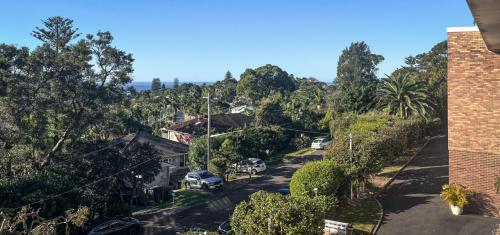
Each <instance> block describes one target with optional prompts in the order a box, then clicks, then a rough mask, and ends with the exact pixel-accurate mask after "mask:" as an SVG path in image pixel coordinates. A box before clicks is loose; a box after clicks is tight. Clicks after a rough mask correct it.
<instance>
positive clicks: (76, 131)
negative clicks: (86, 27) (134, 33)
mask: <svg viewBox="0 0 500 235" xmlns="http://www.w3.org/2000/svg"><path fill="white" fill-rule="evenodd" d="M32 35H33V36H34V37H35V38H37V39H39V40H40V41H41V44H40V45H38V46H37V47H36V48H35V49H33V50H29V49H28V48H26V47H20V48H18V47H16V46H13V45H6V44H0V75H1V76H0V80H1V82H0V84H2V88H1V90H2V92H1V94H0V116H1V117H0V129H1V134H0V197H1V199H0V208H7V209H2V210H1V212H3V213H4V214H3V215H4V216H7V217H8V218H7V219H6V221H7V223H10V224H16V223H20V221H18V220H19V219H20V218H24V221H25V222H29V221H31V219H32V218H31V217H30V216H35V214H34V213H36V216H39V217H40V218H43V221H52V222H51V223H49V224H50V225H52V226H57V223H59V222H60V220H65V219H62V218H63V217H64V218H66V219H67V220H68V221H69V220H71V218H69V217H71V216H70V214H72V213H73V212H71V211H72V210H76V209H77V208H79V207H85V208H88V213H84V214H85V215H88V216H89V217H92V218H94V217H100V216H111V215H112V216H120V215H123V214H124V213H126V212H127V210H126V206H125V207H123V206H122V205H123V204H124V203H126V201H125V200H124V199H123V198H121V197H120V195H121V191H120V190H122V189H123V187H124V186H125V185H128V187H129V186H130V185H132V187H133V188H142V186H143V184H144V183H145V182H146V181H148V180H151V178H152V176H153V175H155V174H156V173H157V172H158V170H159V159H158V157H157V156H158V154H157V152H156V150H154V149H153V148H152V147H151V146H149V145H143V144H130V145H129V144H127V142H126V141H121V139H120V138H121V137H123V136H124V135H126V134H129V133H131V132H136V131H138V130H139V129H140V128H142V126H141V124H140V123H139V122H138V121H137V120H136V119H135V115H134V114H133V113H131V112H128V111H126V110H127V109H126V107H127V106H128V105H129V104H130V100H129V95H130V94H129V93H128V92H127V90H126V86H127V84H128V83H129V82H130V81H131V80H132V79H131V76H130V74H131V73H132V71H133V68H132V62H133V58H132V56H131V54H128V53H126V52H124V51H122V50H120V49H118V48H116V47H114V46H113V45H112V42H113V37H112V36H111V34H110V33H109V32H98V33H97V34H96V35H92V34H89V35H86V36H85V37H84V38H80V34H79V33H78V32H77V29H76V28H74V27H73V21H72V20H69V19H64V18H62V17H51V18H49V19H47V20H45V21H43V27H40V28H36V30H35V31H33V33H32ZM113 139H115V141H113ZM136 175H141V176H143V177H142V178H141V179H140V180H139V179H137V178H136ZM26 204H30V206H29V207H23V206H25V205H26ZM21 207H22V208H23V209H22V210H21ZM67 211H69V212H67ZM19 213H22V215H20V214H19ZM23 213H24V214H23ZM61 216H62V217H61ZM57 218H59V219H57ZM55 220H57V221H59V222H57V223H56V222H54V221H55ZM32 225H33V227H31V228H29V229H28V228H26V227H24V228H23V227H19V226H17V227H16V226H14V230H23V231H24V232H30V231H31V230H36V231H37V230H39V229H42V227H40V226H45V225H47V224H46V223H44V222H40V223H35V224H32ZM43 229H44V230H46V229H47V228H43ZM51 229H52V228H51ZM2 232H3V231H0V233H2Z"/></svg>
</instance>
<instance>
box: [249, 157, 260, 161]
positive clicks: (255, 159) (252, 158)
mask: <svg viewBox="0 0 500 235" xmlns="http://www.w3.org/2000/svg"><path fill="white" fill-rule="evenodd" d="M248 160H250V161H258V160H262V159H260V158H255V157H251V158H249V159H248Z"/></svg>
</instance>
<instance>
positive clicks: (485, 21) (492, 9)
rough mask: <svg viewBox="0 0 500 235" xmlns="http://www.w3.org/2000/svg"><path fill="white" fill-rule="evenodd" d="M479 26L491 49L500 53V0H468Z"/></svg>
mask: <svg viewBox="0 0 500 235" xmlns="http://www.w3.org/2000/svg"><path fill="white" fill-rule="evenodd" d="M467 4H469V8H470V10H471V12H472V15H473V16H474V20H475V21H476V24H477V27H478V28H479V31H480V32H481V35H482V36H483V40H484V42H485V43H486V46H487V47H488V49H489V50H490V51H493V52H495V53H497V54H500V1H499V0H467Z"/></svg>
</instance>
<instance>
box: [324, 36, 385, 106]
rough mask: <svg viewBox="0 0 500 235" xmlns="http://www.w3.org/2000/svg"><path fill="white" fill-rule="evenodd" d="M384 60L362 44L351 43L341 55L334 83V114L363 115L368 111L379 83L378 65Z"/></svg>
mask: <svg viewBox="0 0 500 235" xmlns="http://www.w3.org/2000/svg"><path fill="white" fill-rule="evenodd" d="M383 60H384V57H383V56H381V55H377V54H373V53H371V51H370V48H369V47H368V45H367V44H366V43H365V42H355V43H351V45H350V46H349V47H347V48H346V49H344V50H343V51H342V54H341V55H340V57H339V61H338V65H337V78H335V80H334V81H333V84H334V86H335V94H334V102H333V104H334V109H335V111H337V112H365V111H367V110H368V109H369V108H370V106H371V104H372V102H373V100H374V98H375V93H376V87H377V83H378V79H377V76H376V72H377V65H378V64H379V63H380V62H382V61H383Z"/></svg>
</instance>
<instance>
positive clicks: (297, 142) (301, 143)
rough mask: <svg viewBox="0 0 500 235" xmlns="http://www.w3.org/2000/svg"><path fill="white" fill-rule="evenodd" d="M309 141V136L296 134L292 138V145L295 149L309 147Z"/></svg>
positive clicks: (310, 141)
mask: <svg viewBox="0 0 500 235" xmlns="http://www.w3.org/2000/svg"><path fill="white" fill-rule="evenodd" d="M311 143H312V140H311V137H309V136H307V135H302V136H297V137H295V138H293V139H292V147H293V148H294V149H296V150H299V149H303V148H307V147H310V146H311Z"/></svg>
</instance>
